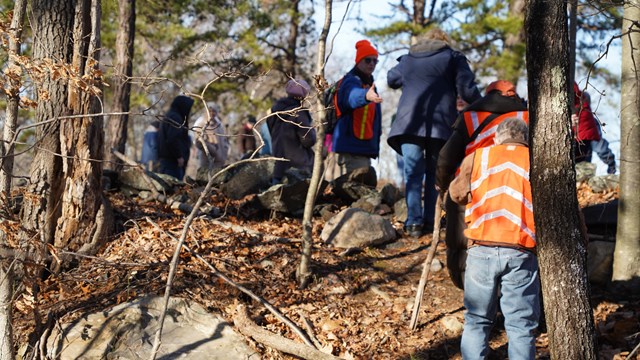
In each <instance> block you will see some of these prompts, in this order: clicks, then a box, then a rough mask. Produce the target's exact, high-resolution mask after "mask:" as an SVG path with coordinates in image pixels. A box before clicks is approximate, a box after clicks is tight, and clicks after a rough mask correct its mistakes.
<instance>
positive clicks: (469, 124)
mask: <svg viewBox="0 0 640 360" xmlns="http://www.w3.org/2000/svg"><path fill="white" fill-rule="evenodd" d="M491 114H492V113H490V112H487V111H467V112H465V113H464V122H465V125H466V128H467V135H468V136H469V138H471V136H473V133H474V132H475V131H476V129H477V128H478V127H479V126H480V124H482V122H483V121H484V120H485V119H486V118H487V117H489V116H490V115H491ZM510 117H517V118H518V119H522V120H524V122H525V123H527V124H529V112H528V111H512V112H508V113H506V114H502V115H500V116H498V117H496V118H495V119H493V120H491V123H490V124H487V126H485V127H484V129H482V131H480V133H479V134H478V136H476V138H475V139H473V141H471V142H470V143H469V144H467V147H466V148H465V150H464V151H465V154H464V155H465V156H467V155H469V154H471V153H472V152H474V151H476V150H477V149H479V148H483V147H487V146H491V145H493V138H494V136H495V134H496V128H497V127H498V125H499V124H500V123H501V122H502V121H503V120H504V119H506V118H510Z"/></svg>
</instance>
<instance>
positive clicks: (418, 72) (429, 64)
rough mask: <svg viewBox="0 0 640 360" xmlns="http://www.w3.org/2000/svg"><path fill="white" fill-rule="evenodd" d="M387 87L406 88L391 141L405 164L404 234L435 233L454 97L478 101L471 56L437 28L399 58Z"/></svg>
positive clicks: (454, 103)
mask: <svg viewBox="0 0 640 360" xmlns="http://www.w3.org/2000/svg"><path fill="white" fill-rule="evenodd" d="M387 83H388V85H389V87H391V88H392V89H400V88H402V95H401V96H400V101H399V103H398V111H397V113H396V114H397V115H396V121H394V122H393V124H392V125H391V130H390V132H389V136H388V138H387V143H388V144H389V146H391V147H392V148H393V149H394V150H395V151H396V152H397V153H398V154H400V155H402V158H403V160H404V169H403V172H404V181H405V199H406V202H407V220H406V221H405V226H404V229H405V232H406V233H407V234H408V235H409V236H411V237H419V236H421V235H422V234H423V233H427V232H431V231H433V225H434V224H433V220H434V219H433V218H434V215H435V212H434V210H435V203H436V198H437V196H438V192H437V191H436V189H435V168H436V163H437V161H438V153H439V152H440V149H441V148H442V146H443V145H444V143H445V142H446V141H447V139H448V138H449V136H451V125H453V123H454V122H455V120H456V116H457V110H456V99H457V97H458V96H459V97H460V98H461V99H462V100H464V101H466V102H467V103H469V104H470V103H472V102H474V101H475V100H477V99H479V98H480V91H479V90H478V88H477V86H476V83H475V75H474V74H473V72H472V71H471V68H470V67H469V64H468V62H467V58H466V57H465V56H464V55H463V54H462V53H461V52H459V51H456V50H453V49H452V48H451V46H450V45H449V37H448V35H447V34H446V33H445V32H444V31H442V30H440V29H438V28H432V29H431V30H429V31H428V32H427V33H425V34H424V35H422V36H421V37H420V38H419V39H418V41H417V43H416V44H414V45H412V46H411V48H410V49H409V53H408V54H406V55H403V56H401V57H400V58H398V64H397V65H396V66H395V67H393V68H392V69H391V70H389V72H388V73H387ZM423 180H424V183H425V185H424V190H425V191H424V200H423V199H422V193H423V191H422V189H423V185H422V184H423Z"/></svg>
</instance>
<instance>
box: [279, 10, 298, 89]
mask: <svg viewBox="0 0 640 360" xmlns="http://www.w3.org/2000/svg"><path fill="white" fill-rule="evenodd" d="M290 6H291V24H290V26H289V29H290V30H289V36H288V38H287V53H286V55H285V56H286V58H285V59H286V60H285V62H284V69H283V70H284V73H285V74H287V75H288V76H291V77H292V78H295V77H296V74H297V69H296V65H297V64H296V63H297V62H298V54H297V52H298V34H299V32H300V30H299V28H298V27H299V26H300V16H301V14H300V10H299V7H300V0H291V4H290Z"/></svg>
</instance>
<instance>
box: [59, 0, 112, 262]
mask: <svg viewBox="0 0 640 360" xmlns="http://www.w3.org/2000/svg"><path fill="white" fill-rule="evenodd" d="M100 15H101V2H100V0H79V1H78V3H77V5H76V17H75V24H74V53H73V63H72V65H73V66H74V67H75V68H77V69H79V73H80V74H83V75H84V76H86V77H87V78H90V79H93V80H94V81H99V79H97V78H96V75H95V70H96V69H97V67H98V62H99V61H100ZM98 96H99V95H98V94H95V93H93V92H92V91H89V89H83V88H79V87H73V86H71V87H70V89H69V108H70V109H71V111H72V113H73V114H74V115H85V114H86V115H89V114H96V113H100V112H101V109H100V101H99V97H98ZM60 140H61V141H60V144H61V153H62V172H63V181H64V192H63V196H62V204H61V214H60V217H59V218H58V223H57V227H56V234H55V240H54V245H55V246H56V247H57V248H60V249H67V250H69V251H74V252H79V253H83V254H94V253H95V252H96V251H97V250H98V247H99V246H100V245H101V244H102V240H104V239H105V237H106V235H107V232H108V231H107V229H108V228H109V223H110V222H105V217H106V216H108V215H110V212H109V211H108V208H109V207H108V206H107V204H106V200H105V199H104V197H103V196H102V163H101V162H100V160H102V159H104V156H103V144H104V134H103V119H102V116H87V117H82V118H79V119H73V120H72V121H64V122H62V124H61V131H60ZM96 160H97V161H96ZM63 259H64V258H63ZM62 266H64V264H60V263H54V264H52V270H53V271H54V272H55V271H58V270H60V268H61V267H62Z"/></svg>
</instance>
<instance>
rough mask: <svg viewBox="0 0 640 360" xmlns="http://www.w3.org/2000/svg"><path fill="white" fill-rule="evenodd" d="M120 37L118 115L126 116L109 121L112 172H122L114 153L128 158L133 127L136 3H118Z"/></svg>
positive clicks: (116, 86) (122, 0)
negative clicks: (132, 90)
mask: <svg viewBox="0 0 640 360" xmlns="http://www.w3.org/2000/svg"><path fill="white" fill-rule="evenodd" d="M118 5H119V6H118V7H119V12H118V19H119V26H118V34H117V35H116V64H115V76H114V84H113V106H112V111H113V112H114V113H120V114H122V115H115V116H112V117H111V118H110V120H109V123H108V124H107V126H108V131H107V147H106V149H105V154H106V158H107V160H108V161H107V162H106V166H107V168H109V169H112V170H115V171H120V170H121V168H122V162H121V161H120V159H118V158H117V157H116V156H115V155H113V153H112V152H111V149H116V150H117V151H118V152H120V153H122V154H125V153H126V152H125V145H126V143H127V128H128V124H129V114H128V112H129V100H130V97H131V82H130V80H129V79H131V76H132V75H133V65H132V64H133V54H134V48H133V43H134V36H135V24H136V1H135V0H118Z"/></svg>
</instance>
